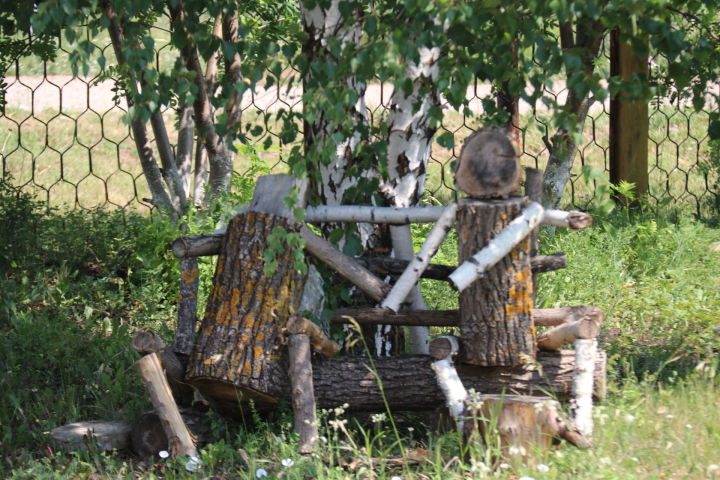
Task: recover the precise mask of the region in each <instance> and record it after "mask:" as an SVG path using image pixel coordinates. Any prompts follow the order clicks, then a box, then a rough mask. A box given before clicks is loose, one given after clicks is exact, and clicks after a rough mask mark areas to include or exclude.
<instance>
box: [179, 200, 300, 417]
mask: <svg viewBox="0 0 720 480" xmlns="http://www.w3.org/2000/svg"><path fill="white" fill-rule="evenodd" d="M277 227H281V228H283V229H285V230H286V231H289V232H299V230H300V225H299V224H297V223H296V222H295V221H293V220H290V219H288V218H285V217H283V216H279V215H273V214H267V213H260V212H255V211H249V212H246V213H242V214H240V215H237V216H236V217H234V218H233V219H232V220H231V221H230V223H229V225H228V228H227V234H226V235H225V237H224V239H223V244H222V247H221V250H220V256H219V258H218V262H217V268H216V271H215V277H214V279H213V288H212V291H211V293H210V299H209V300H208V306H207V309H206V312H205V317H204V318H203V322H202V326H201V328H200V333H199V335H198V338H197V341H196V343H195V349H194V351H193V353H192V356H191V358H190V363H189V366H188V367H189V368H188V372H187V379H188V381H189V382H190V383H191V384H193V385H195V386H196V387H197V388H198V389H199V390H200V392H201V393H202V394H203V395H204V396H206V397H210V398H213V399H215V400H218V401H220V402H222V403H223V404H225V405H226V406H229V405H227V403H230V404H233V403H234V404H237V401H246V400H254V401H255V402H256V403H275V402H277V399H278V397H279V396H280V395H281V394H282V392H283V389H285V388H286V386H287V364H286V362H284V361H283V359H282V358H281V353H282V352H281V348H280V347H281V341H282V339H281V335H280V334H281V331H282V329H283V328H284V327H285V324H286V322H287V320H288V319H289V318H290V317H292V316H295V315H296V314H297V308H298V307H299V305H300V300H301V296H302V292H303V284H304V281H305V277H304V276H303V275H301V274H300V273H298V271H297V270H296V269H295V267H294V262H293V259H292V251H290V249H286V251H283V252H276V255H278V256H279V258H276V260H277V268H276V269H275V272H274V273H272V274H266V273H265V272H264V267H265V260H264V257H263V254H264V252H265V249H266V248H267V245H268V237H269V236H270V234H271V232H272V231H273V230H274V229H275V228H277Z"/></svg>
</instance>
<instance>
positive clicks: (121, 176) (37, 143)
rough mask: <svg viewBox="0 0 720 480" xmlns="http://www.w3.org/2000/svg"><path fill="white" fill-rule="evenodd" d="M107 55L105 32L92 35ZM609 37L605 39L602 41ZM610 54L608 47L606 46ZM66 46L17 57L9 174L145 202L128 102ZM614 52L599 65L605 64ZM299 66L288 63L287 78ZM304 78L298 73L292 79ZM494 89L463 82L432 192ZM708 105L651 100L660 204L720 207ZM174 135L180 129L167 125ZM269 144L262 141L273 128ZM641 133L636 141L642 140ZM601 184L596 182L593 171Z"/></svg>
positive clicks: (583, 150) (529, 151)
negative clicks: (77, 62)
mask: <svg viewBox="0 0 720 480" xmlns="http://www.w3.org/2000/svg"><path fill="white" fill-rule="evenodd" d="M169 36H170V34H169V32H168V31H167V30H164V29H162V28H157V29H156V35H155V40H156V45H157V55H156V62H157V67H158V68H170V67H171V66H172V65H173V63H174V61H175V52H174V51H173V50H172V48H171V47H170V45H169ZM88 40H90V41H92V42H94V44H95V45H96V46H97V47H98V48H99V49H100V50H101V51H102V52H103V54H104V55H105V56H106V57H107V58H108V63H110V62H112V59H113V58H114V57H113V53H112V47H111V46H110V43H109V41H107V39H103V38H99V39H90V38H88ZM605 43H606V44H607V43H609V39H606V41H605ZM603 51H604V52H608V51H609V48H607V45H606V46H605V48H604V49H603ZM69 53H70V49H68V48H67V47H66V46H65V45H63V43H62V42H60V44H59V50H58V56H57V60H56V61H55V62H40V61H38V60H33V59H22V60H21V61H18V62H16V63H15V65H14V67H13V68H11V69H10V71H9V72H7V73H6V82H7V84H8V90H7V107H6V109H5V111H4V112H3V113H1V114H0V163H1V166H2V178H3V179H5V180H8V179H11V180H10V181H11V182H12V183H13V184H14V185H17V186H21V187H22V188H23V189H25V190H28V191H31V192H33V193H35V194H36V195H37V197H38V198H39V199H40V200H46V201H47V202H48V203H49V204H50V205H51V206H53V207H60V208H70V209H72V208H79V209H96V208H123V209H125V208H127V209H134V210H139V211H149V210H150V209H151V205H150V204H149V203H148V202H146V201H145V200H143V199H144V198H146V197H149V193H148V189H147V185H146V183H145V179H144V177H143V173H142V169H141V167H140V162H139V160H138V158H137V155H136V152H135V145H134V143H133V140H132V138H131V133H130V128H129V126H128V125H127V123H125V122H124V121H123V117H124V115H125V114H126V113H127V107H126V104H125V102H124V100H123V99H122V98H119V97H118V96H117V95H116V91H115V89H114V84H113V81H112V80H110V79H106V78H103V77H102V76H101V75H100V71H99V69H92V68H91V69H90V71H88V72H87V75H85V76H77V75H72V74H71V73H70V72H71V71H72V70H71V68H70V65H69V63H68V60H67V59H68V56H69ZM608 61H609V58H608V55H607V54H604V57H603V58H602V59H601V60H600V62H599V64H600V65H602V63H603V62H608ZM293 76H297V72H294V71H293V70H291V69H290V68H289V67H288V68H287V69H286V71H285V72H283V74H282V76H281V78H284V79H290V78H292V77H293ZM295 85H299V82H295ZM391 93H392V88H391V87H389V86H387V85H383V84H380V83H377V84H371V85H369V86H368V91H367V95H366V99H367V105H368V108H369V113H370V118H371V121H372V120H377V119H378V118H380V117H382V116H383V115H385V114H386V113H387V111H388V108H389V103H390V96H391ZM489 93H490V87H489V86H488V85H485V84H482V83H479V82H478V83H476V84H475V85H473V86H472V87H471V88H470V89H469V90H468V98H469V100H470V111H471V112H472V113H473V114H472V115H464V114H462V113H459V112H455V111H450V110H448V111H446V115H445V120H444V121H443V124H442V126H441V127H440V131H439V132H438V134H441V133H443V132H445V131H447V132H451V133H452V134H453V135H454V136H455V148H454V149H453V150H447V149H443V148H442V147H440V146H439V145H434V146H433V150H432V154H431V157H430V161H429V166H428V178H427V187H426V197H427V199H428V200H429V201H433V199H437V201H441V202H442V201H445V200H446V197H448V196H450V195H452V193H453V191H454V190H453V181H452V166H451V165H452V162H453V160H454V159H456V158H457V156H458V155H459V152H460V147H461V145H462V141H463V140H464V139H465V138H466V137H467V136H468V135H469V134H470V133H472V132H473V131H474V130H475V129H477V128H478V127H479V126H480V125H479V121H478V117H477V114H478V113H480V111H481V98H482V97H485V96H487V95H488V94H489ZM566 93H567V92H566V90H565V85H564V83H563V82H562V81H558V82H555V83H554V85H553V86H552V88H547V89H546V94H547V95H549V96H552V97H555V98H556V99H558V100H560V101H562V100H563V98H564V96H565V95H566ZM301 97H302V92H301V90H300V87H297V86H296V87H293V88H291V89H289V90H288V89H287V86H286V85H283V84H276V85H274V86H273V87H271V88H268V89H262V88H259V89H257V90H256V91H255V92H248V93H247V94H246V95H245V97H244V98H243V109H244V110H243V115H244V122H243V123H247V122H250V123H252V119H253V118H258V119H260V118H262V116H263V115H264V114H265V113H268V112H275V111H277V110H279V109H280V108H283V109H286V110H288V109H299V108H301ZM165 114H166V115H168V118H167V120H168V122H167V125H168V126H169V127H170V126H172V125H174V111H166V112H165ZM708 121H709V113H708V111H701V112H695V111H693V109H692V108H691V107H690V106H689V105H687V104H685V103H683V102H682V101H680V100H679V99H674V98H656V99H654V100H653V102H652V104H651V108H650V135H649V139H648V141H649V150H650V157H651V158H650V159H649V162H648V163H649V177H650V199H651V201H652V202H654V203H656V204H670V205H676V206H680V207H687V208H689V209H690V210H692V211H693V213H695V214H697V215H705V214H709V213H710V212H717V211H718V209H719V208H718V207H719V205H720V200H719V198H720V180H719V178H718V171H720V159H718V158H717V157H718V154H717V153H718V152H717V149H715V150H714V151H715V154H712V152H711V150H712V149H711V142H710V141H709V139H708V136H707V130H708ZM266 127H267V129H266V131H264V133H263V134H262V136H260V137H259V138H252V141H253V142H254V145H253V146H251V148H245V149H241V150H240V153H239V155H238V158H237V160H236V164H235V170H236V171H237V172H238V173H240V174H243V173H245V172H246V171H248V168H249V166H250V165H251V164H252V162H253V161H255V162H257V160H258V159H260V160H262V161H263V162H264V163H265V164H266V165H267V166H269V167H270V168H271V169H272V170H273V171H278V172H279V171H282V170H283V168H284V160H285V158H286V155H287V153H288V151H289V149H290V148H289V147H290V146H289V145H282V144H281V143H280V140H279V136H278V135H279V132H280V125H279V124H277V125H273V124H269V125H267V126H266ZM519 128H520V130H521V132H522V133H521V146H522V155H521V162H522V163H523V164H524V165H528V166H534V167H537V168H543V167H544V165H545V163H546V161H547V156H548V151H547V148H546V146H545V143H544V142H543V136H544V135H550V134H551V133H552V132H551V131H550V130H549V123H548V112H547V111H546V110H545V109H544V108H543V107H542V106H541V105H528V104H525V103H521V104H520V125H519ZM609 131H610V129H609V102H607V103H605V104H603V103H600V102H596V103H594V104H593V105H592V107H591V108H590V110H589V113H588V115H587V119H586V123H585V129H584V134H583V138H582V142H581V143H580V144H579V145H578V148H577V156H576V160H575V167H574V169H573V176H572V179H571V182H570V184H569V185H568V188H567V189H566V195H565V198H564V203H566V204H572V205H573V206H575V207H577V208H584V207H587V206H589V204H590V203H591V201H592V198H593V195H594V189H595V187H596V183H590V184H588V183H587V182H586V181H585V180H584V179H583V177H582V175H580V173H581V171H582V168H583V167H584V166H590V167H593V168H594V169H597V170H598V171H601V172H605V173H606V177H607V173H608V170H609V150H610V149H609V145H610V138H609ZM169 133H170V136H171V139H172V138H176V135H177V132H175V131H170V132H169ZM267 135H270V136H271V137H272V140H273V141H272V146H271V147H270V148H264V147H263V144H264V143H265V140H266V136H267ZM641 140H642V139H638V141H641ZM595 182H597V180H595Z"/></svg>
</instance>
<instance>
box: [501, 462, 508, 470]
mask: <svg viewBox="0 0 720 480" xmlns="http://www.w3.org/2000/svg"><path fill="white" fill-rule="evenodd" d="M500 468H502V469H503V470H506V469H508V468H510V465H508V464H507V463H505V462H503V463H501V464H500Z"/></svg>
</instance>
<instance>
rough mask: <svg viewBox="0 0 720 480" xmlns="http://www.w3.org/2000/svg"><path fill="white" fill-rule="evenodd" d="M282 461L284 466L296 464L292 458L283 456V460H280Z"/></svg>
mask: <svg viewBox="0 0 720 480" xmlns="http://www.w3.org/2000/svg"><path fill="white" fill-rule="evenodd" d="M280 463H281V464H282V466H283V467H292V466H293V465H295V462H293V460H292V458H283V459H282V460H280Z"/></svg>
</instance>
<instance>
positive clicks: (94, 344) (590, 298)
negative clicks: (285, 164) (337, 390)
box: [0, 185, 720, 479]
mask: <svg viewBox="0 0 720 480" xmlns="http://www.w3.org/2000/svg"><path fill="white" fill-rule="evenodd" d="M0 190H1V191H0V220H1V221H0V233H1V234H2V236H3V239H4V242H3V244H2V245H0V273H1V276H0V283H1V285H0V291H1V292H2V294H0V295H1V296H0V299H1V301H0V332H1V333H2V335H0V361H1V362H2V368H3V371H4V373H3V375H2V376H0V452H2V460H1V461H0V475H1V476H2V477H4V478H32V479H36V478H48V479H50V478H52V479H55V478H88V479H98V478H130V477H134V478H256V472H257V469H260V468H262V469H264V470H265V471H267V472H268V474H269V477H268V478H288V479H307V478H321V479H345V478H368V479H391V478H393V477H401V478H403V479H428V478H431V479H454V478H457V479H460V478H505V479H518V478H521V477H530V478H535V479H557V478H598V479H612V478H617V479H626V478H638V479H646V478H675V479H680V478H683V479H684V478H698V479H700V478H714V476H717V475H718V472H720V470H718V465H720V456H719V455H718V452H720V448H719V447H720V435H719V433H720V402H718V400H717V399H718V391H717V389H718V382H717V380H718V377H717V371H716V369H717V355H716V353H715V352H716V351H717V350H718V349H720V336H719V334H718V333H717V331H716V330H715V328H716V327H717V326H718V325H720V321H718V318H720V278H719V277H718V275H717V272H718V271H720V230H719V229H718V228H717V227H711V226H708V224H705V223H702V222H699V221H696V220H693V219H692V218H690V217H687V216H681V215H678V214H676V213H675V212H672V211H663V212H661V213H660V214H659V215H650V214H649V213H642V212H641V213H628V212H627V211H623V210H619V211H617V212H614V213H613V214H612V215H610V216H608V217H602V216H596V221H595V225H594V226H593V227H591V228H590V229H588V230H585V231H582V232H575V233H570V232H564V231H558V232H557V233H556V234H555V235H554V236H552V237H551V236H549V235H544V238H543V243H542V245H543V250H544V251H546V252H554V251H564V252H566V253H567V255H568V258H569V267H568V268H567V269H565V270H562V271H557V272H553V273H548V274H544V275H543V277H542V283H541V287H540V291H539V304H540V306H543V307H550V306H564V305H576V304H591V305H598V306H600V307H601V308H602V309H603V310H604V311H605V313H606V321H605V325H604V327H603V331H602V335H601V339H600V343H601V348H603V349H604V350H606V351H607V352H608V354H609V358H610V370H609V375H610V394H609V398H608V399H607V401H606V402H605V403H603V404H602V405H598V406H597V408H596V409H595V425H596V428H595V433H594V436H593V442H594V446H593V448H592V449H590V450H588V451H580V450H577V449H574V448H572V447H568V446H563V447H561V448H559V449H557V450H553V451H549V452H531V453H530V457H529V463H528V464H529V465H532V466H528V467H522V466H516V467H508V468H503V465H501V463H502V462H501V461H499V460H497V459H495V458H494V457H493V453H494V452H493V450H486V449H483V448H482V446H481V445H478V444H473V445H471V446H470V448H468V449H463V448H461V446H460V442H459V439H458V437H457V435H455V434H444V435H438V434H432V433H428V431H427V427H426V424H427V421H426V418H425V417H422V416H416V415H405V414H401V413H399V412H395V414H394V419H395V420H396V424H397V426H398V434H399V437H398V436H396V435H395V433H394V432H393V429H392V428H390V424H389V422H388V417H387V416H386V417H385V419H381V418H376V419H375V420H376V423H373V422H371V421H370V420H369V419H368V418H367V417H355V416H352V415H348V414H346V413H344V412H340V411H334V412H325V413H324V414H323V415H324V416H323V418H324V420H323V424H322V425H323V427H322V435H323V437H324V438H325V439H326V440H323V444H322V445H323V447H322V448H320V449H319V451H318V453H317V454H315V455H312V456H308V457H300V456H298V455H297V454H296V453H295V449H296V442H297V439H296V437H295V435H294V434H293V433H292V429H291V427H290V419H291V416H290V411H289V407H288V406H284V407H282V408H280V409H279V415H277V416H276V417H273V418H272V419H269V420H266V421H265V420H261V421H260V423H259V425H258V426H257V427H256V429H255V430H247V429H245V428H243V427H242V426H241V425H235V424H226V423H225V422H224V421H223V420H222V419H221V418H220V417H218V416H215V417H214V421H213V425H214V432H215V435H216V438H217V441H216V442H215V443H213V444H211V445H209V446H207V447H206V448H204V449H203V450H202V459H203V462H204V467H203V468H202V469H201V470H199V471H197V472H195V473H189V472H186V471H185V470H184V469H183V468H182V466H178V465H177V464H175V463H174V462H171V461H157V462H155V463H150V464H141V463H139V461H138V460H137V459H135V458H134V457H132V456H131V455H130V454H128V453H125V452H117V453H109V454H101V453H98V452H90V453H88V452H86V453H61V452H59V451H58V450H57V449H56V448H54V447H53V446H52V445H51V444H50V443H49V441H48V436H47V432H48V431H49V430H50V429H52V428H54V427H56V426H58V425H62V424H65V423H68V422H71V421H77V420H90V419H124V420H133V419H135V418H137V416H138V415H139V413H141V412H143V411H146V410H148V409H149V408H150V406H149V403H148V400H147V399H146V396H145V394H144V391H143V388H142V385H141V382H140V380H139V378H138V376H137V374H136V373H135V368H134V366H133V363H134V361H135V360H136V358H137V357H136V354H135V353H134V352H132V351H131V350H130V349H129V348H128V346H129V344H130V339H131V336H132V334H133V332H135V331H137V330H139V329H151V330H155V331H157V332H159V333H160V334H161V335H162V336H164V337H166V338H168V339H169V338H170V337H171V336H172V330H173V328H174V318H175V296H176V292H177V278H178V273H177V267H176V264H175V260H174V259H173V258H172V257H171V255H170V254H169V253H168V251H167V245H168V243H169V241H170V240H172V239H173V238H175V237H176V236H178V235H179V232H178V231H177V229H176V228H175V227H173V226H171V225H168V224H167V223H165V222H163V221H162V219H159V218H146V217H142V216H135V215H132V214H130V213H126V214H120V213H112V212H96V213H92V214H90V213H78V212H73V213H61V212H54V213H52V212H51V213H47V212H46V209H45V206H44V205H42V204H34V203H33V202H32V201H31V200H30V199H28V198H26V197H24V196H23V195H18V193H17V192H16V191H14V190H13V189H11V188H9V187H8V186H6V185H3V186H2V187H1V188H0ZM246 194H247V192H246ZM211 223H212V222H211V221H209V222H207V223H206V226H193V227H192V230H191V232H192V233H198V231H200V230H205V231H207V230H208V229H209V226H208V224H211ZM426 231H427V230H424V229H422V228H417V229H415V234H416V236H417V237H418V239H419V240H420V239H421V238H422V237H423V236H424V234H425V233H426ZM453 238H454V237H453V236H452V235H451V236H450V237H449V238H448V240H447V241H446V244H444V245H443V246H442V249H441V251H440V253H439V255H438V258H437V261H442V262H445V263H449V264H454V263H455V262H456V257H455V253H454V252H455V246H454V244H453ZM212 270H213V266H212V262H211V261H210V260H204V261H203V262H202V264H201V271H202V276H203V278H204V279H205V281H204V284H203V289H202V292H201V295H206V293H207V285H208V282H209V279H210V278H211V276H212ZM422 289H423V293H424V295H425V297H426V299H427V301H428V304H429V305H430V306H431V308H452V307H453V305H454V302H455V296H454V294H453V292H451V291H449V290H448V289H447V288H445V286H444V284H443V283H439V282H432V281H423V285H422ZM342 420H348V422H347V423H346V424H343V423H342V422H341V421H342ZM401 446H402V449H401ZM418 449H421V450H418ZM401 451H406V452H407V451H411V452H414V455H415V456H416V457H419V458H421V459H422V461H421V462H420V463H419V464H412V465H400V466H397V465H396V464H393V462H390V461H388V459H392V458H396V459H397V458H399V457H401V456H402V453H401ZM423 451H424V452H427V453H424V452H423ZM287 459H290V460H292V462H293V465H291V466H287V465H289V463H290V462H288V461H287ZM460 459H463V461H461V460H460ZM246 460H247V463H246ZM283 460H286V461H285V462H284V463H285V464H286V465H283Z"/></svg>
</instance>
